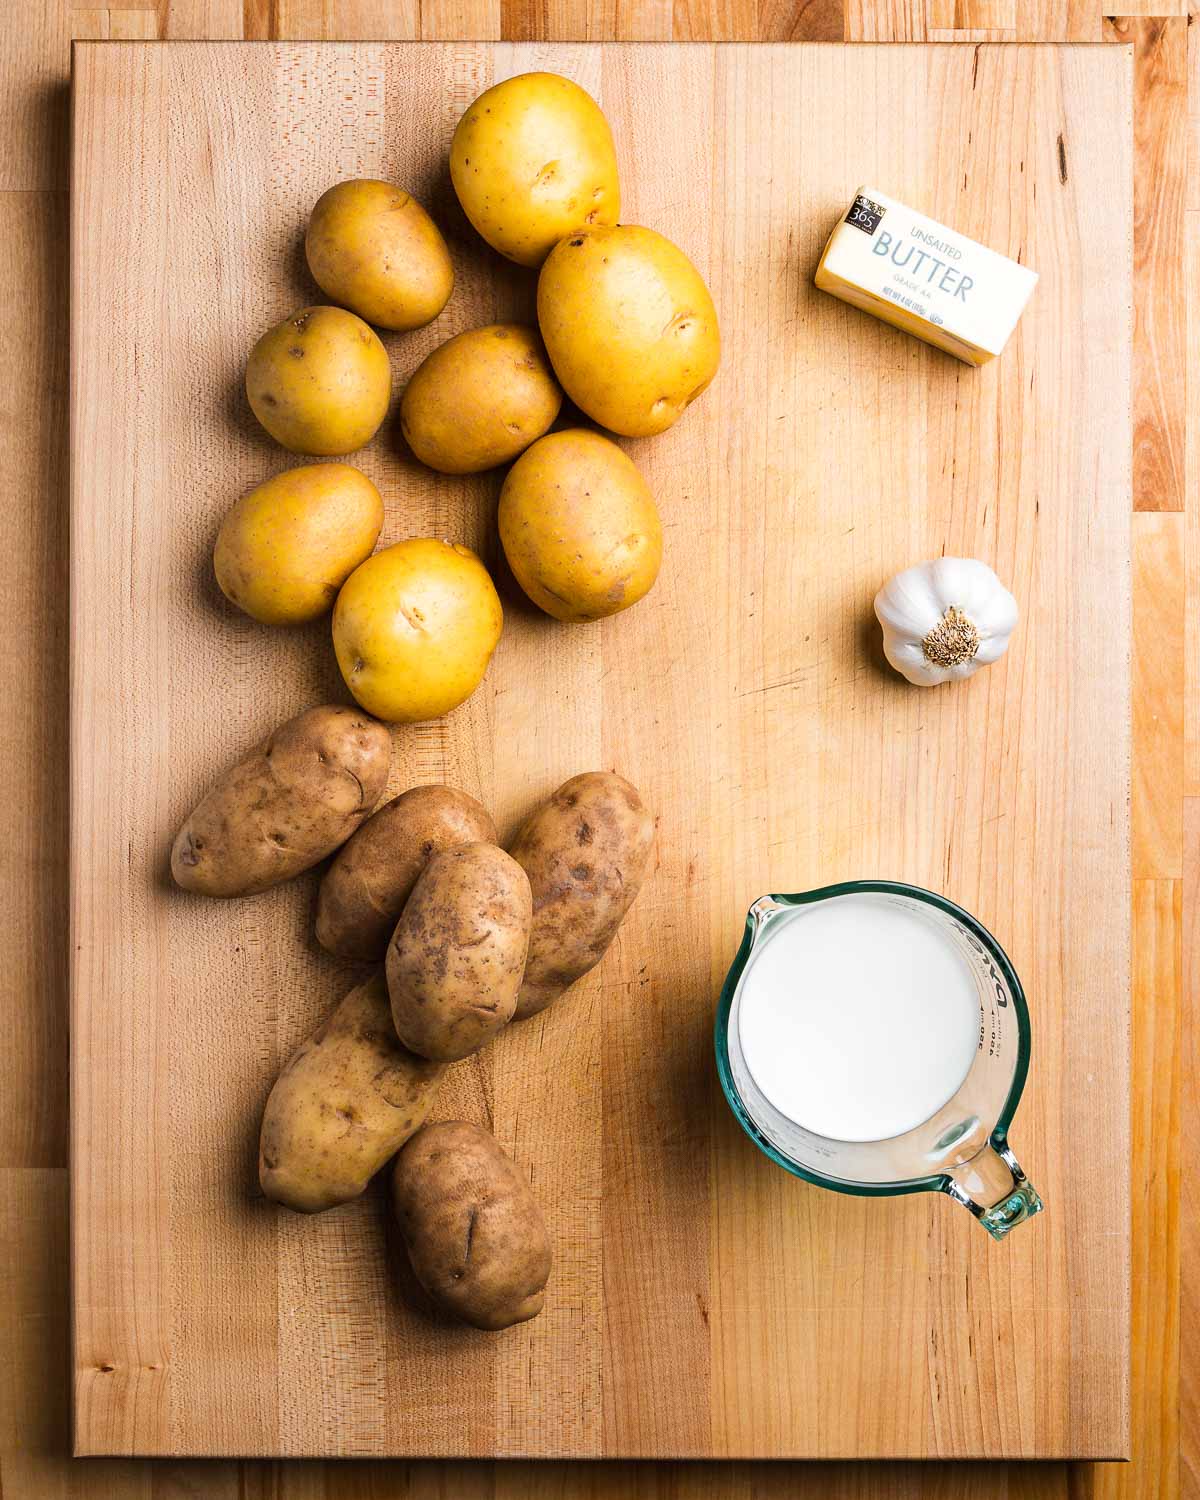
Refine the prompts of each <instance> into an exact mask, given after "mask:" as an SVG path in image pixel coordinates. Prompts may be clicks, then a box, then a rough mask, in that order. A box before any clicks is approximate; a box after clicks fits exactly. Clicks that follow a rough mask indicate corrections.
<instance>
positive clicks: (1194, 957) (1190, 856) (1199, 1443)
mask: <svg viewBox="0 0 1200 1500" xmlns="http://www.w3.org/2000/svg"><path fill="white" fill-rule="evenodd" d="M1184 808H1185V816H1184V865H1183V901H1182V905H1183V913H1182V916H1183V984H1182V988H1181V992H1180V1007H1181V1017H1180V1028H1179V1029H1180V1040H1181V1068H1180V1072H1181V1076H1180V1119H1179V1133H1180V1139H1181V1141H1183V1140H1189V1139H1192V1138H1193V1137H1192V1136H1191V1135H1190V1134H1189V1132H1194V1131H1196V1130H1197V1129H1200V1053H1198V1052H1197V1049H1196V1046H1195V1037H1196V1034H1197V1029H1198V1028H1200V799H1197V798H1195V797H1188V798H1187V799H1186V801H1185V803H1184ZM1180 1178H1181V1191H1180V1197H1179V1204H1178V1214H1179V1239H1180V1248H1179V1311H1178V1326H1179V1368H1178V1372H1177V1373H1178V1376H1179V1456H1178V1474H1179V1480H1180V1493H1181V1494H1183V1495H1186V1496H1188V1497H1189V1500H1194V1497H1195V1496H1197V1495H1200V1179H1198V1178H1197V1175H1196V1172H1195V1171H1194V1170H1193V1169H1189V1162H1188V1159H1187V1152H1186V1150H1183V1149H1181V1151H1180ZM1168 1315H1169V1313H1168ZM1169 1461H1170V1455H1168V1462H1169ZM1147 1472H1148V1473H1149V1472H1151V1471H1150V1469H1149V1466H1147Z"/></svg>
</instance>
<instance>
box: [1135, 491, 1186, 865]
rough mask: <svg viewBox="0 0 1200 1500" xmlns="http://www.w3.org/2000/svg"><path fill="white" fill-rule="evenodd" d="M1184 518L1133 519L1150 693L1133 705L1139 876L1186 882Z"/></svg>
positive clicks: (1139, 645) (1143, 660)
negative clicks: (1184, 865)
mask: <svg viewBox="0 0 1200 1500" xmlns="http://www.w3.org/2000/svg"><path fill="white" fill-rule="evenodd" d="M1185 543H1186V536H1185V526H1184V518H1183V517H1182V516H1178V515H1163V514H1153V513H1142V514H1139V515H1136V516H1135V517H1134V527H1133V572H1134V578H1135V580H1136V584H1137V591H1136V593H1135V595H1134V612H1133V651H1134V669H1135V671H1136V672H1137V674H1138V680H1139V681H1140V682H1143V683H1145V684H1146V687H1147V692H1146V693H1145V694H1144V695H1141V696H1139V698H1138V699H1137V700H1136V702H1135V703H1134V709H1133V712H1134V728H1135V731H1136V746H1137V748H1136V751H1135V754H1134V769H1133V774H1134V786H1135V788H1136V792H1135V796H1134V799H1133V873H1134V875H1135V877H1139V878H1145V879H1153V878H1155V877H1161V876H1168V877H1173V878H1175V879H1178V878H1179V877H1180V876H1181V875H1182V874H1183V750H1184V737H1183V725H1184V680H1185V679H1184V672H1185V662H1184V648H1185V637H1184V630H1183V619H1184V591H1185V586H1186V576H1187V569H1186V563H1185Z"/></svg>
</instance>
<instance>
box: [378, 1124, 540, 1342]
mask: <svg viewBox="0 0 1200 1500" xmlns="http://www.w3.org/2000/svg"><path fill="white" fill-rule="evenodd" d="M392 1206H393V1209H394V1210H395V1214H396V1222H397V1224H398V1225H399V1227H400V1233H401V1236H402V1237H403V1239H404V1244H405V1247H406V1248H407V1250H408V1258H409V1261H410V1262H411V1264H412V1269H413V1273H414V1275H415V1276H416V1278H417V1280H418V1281H419V1282H420V1283H421V1285H422V1286H423V1287H424V1288H425V1290H426V1291H427V1292H428V1293H429V1295H430V1297H432V1298H433V1300H434V1302H435V1303H436V1304H437V1305H438V1307H440V1308H441V1309H442V1310H443V1311H444V1312H447V1313H449V1314H450V1315H451V1316H452V1317H455V1318H459V1319H461V1320H462V1321H463V1322H464V1323H471V1324H473V1325H474V1326H475V1327H476V1328H484V1329H487V1330H489V1331H495V1330H498V1329H501V1328H510V1327H511V1326H512V1325H513V1324H514V1323H523V1322H525V1321H526V1320H527V1319H528V1318H535V1317H536V1316H537V1315H538V1313H540V1312H541V1310H542V1306H543V1303H544V1301H545V1294H546V1282H547V1281H548V1280H549V1278H550V1262H551V1255H550V1236H549V1235H548V1234H547V1232H546V1221H545V1220H544V1219H543V1218H542V1213H541V1210H540V1209H539V1208H538V1205H537V1201H536V1199H535V1198H534V1196H533V1193H532V1191H531V1189H530V1187H529V1183H528V1182H527V1181H526V1180H525V1176H524V1173H522V1172H521V1171H520V1170H519V1168H518V1167H517V1165H516V1164H515V1162H513V1160H512V1159H511V1157H509V1156H508V1155H507V1154H506V1152H505V1151H504V1150H503V1149H502V1147H501V1146H500V1144H499V1142H498V1141H497V1140H496V1139H495V1137H494V1136H493V1135H492V1134H491V1133H490V1132H489V1131H487V1130H484V1129H483V1127H482V1126H480V1125H471V1124H468V1123H467V1122H466V1121H464V1120H444V1121H443V1120H439V1121H438V1122H437V1123H436V1124H433V1125H424V1126H422V1127H421V1129H420V1130H418V1131H417V1132H416V1134H415V1135H413V1136H412V1137H411V1138H410V1139H409V1141H408V1142H407V1143H406V1144H405V1146H404V1149H403V1150H402V1151H401V1152H400V1154H399V1156H397V1158H396V1164H395V1166H394V1167H393V1168H392Z"/></svg>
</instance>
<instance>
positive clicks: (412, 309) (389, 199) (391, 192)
mask: <svg viewBox="0 0 1200 1500" xmlns="http://www.w3.org/2000/svg"><path fill="white" fill-rule="evenodd" d="M304 253H305V255H306V256H307V257H308V269H309V270H310V271H311V272H312V274H313V280H314V281H315V282H316V283H317V285H318V286H319V287H320V288H321V290H322V291H323V292H324V293H325V295H326V296H327V297H328V298H329V299H330V300H331V301H333V302H340V303H341V304H342V306H343V307H348V308H350V310H351V311H352V312H356V313H357V314H358V315H359V317H360V318H365V319H366V320H367V322H368V323H374V324H375V325H376V326H377V327H379V328H393V329H397V330H399V331H401V332H403V331H405V330H407V329H410V328H421V327H423V326H424V325H425V324H426V323H431V322H432V321H433V319H434V318H436V317H437V315H438V313H440V312H441V310H442V308H443V307H445V305H446V303H447V302H448V301H449V300H450V293H451V292H452V291H453V290H454V268H453V267H452V266H451V264H450V253H449V251H448V250H447V249H446V242H445V240H444V239H443V238H442V236H441V234H440V233H439V231H438V227H437V225H436V224H435V223H434V222H433V220H432V219H431V218H430V217H429V215H428V214H427V213H426V212H425V210H424V209H423V208H422V207H421V205H420V204H419V203H418V202H417V200H416V199H415V198H413V197H411V196H410V195H409V194H408V193H406V192H405V191H404V190H403V189H402V188H398V187H393V186H392V184H391V183H390V182H376V181H374V180H373V179H371V178H357V179H355V180H354V181H352V182H339V183H338V184H337V186H336V187H331V188H330V189H329V191H328V192H326V193H322V195H321V196H320V197H319V198H318V199H317V202H316V206H315V208H314V209H313V211H312V216H311V218H310V219H309V221H308V233H307V234H306V235H305V237H304Z"/></svg>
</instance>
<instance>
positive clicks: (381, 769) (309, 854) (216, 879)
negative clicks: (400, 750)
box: [171, 703, 392, 896]
mask: <svg viewBox="0 0 1200 1500" xmlns="http://www.w3.org/2000/svg"><path fill="white" fill-rule="evenodd" d="M391 760H392V738H391V735H390V734H389V733H388V730H387V728H386V727H385V726H384V725H383V724H379V723H377V722H376V721H375V720H374V719H371V718H368V717H367V715H366V714H364V713H362V712H360V711H359V710H358V709H355V708H347V707H345V706H344V705H343V704H340V703H335V704H329V705H327V706H324V707H321V708H310V709H307V710H306V711H305V712H304V713H302V714H298V715H297V716H296V717H295V718H294V719H289V720H288V722H287V723H286V724H282V725H280V727H279V728H278V729H276V730H275V731H274V732H273V733H272V734H269V735H268V736H267V738H266V739H265V740H264V741H263V742H262V743H261V744H259V745H256V746H255V747H254V749H252V750H251V751H250V752H249V753H248V754H247V755H244V756H243V757H242V759H241V760H239V761H238V762H237V763H236V764H235V765H233V766H231V767H230V768H229V770H228V771H226V772H225V774H224V775H223V776H222V777H220V778H219V780H218V781H217V782H216V784H215V785H214V786H213V787H212V789H211V790H210V791H209V792H208V794H207V796H205V797H204V798H203V800H202V801H201V802H200V803H199V804H198V806H197V807H196V808H195V809H194V810H193V811H192V813H191V815H190V816H189V817H188V819H187V821H186V822H185V823H184V825H183V827H182V828H181V829H180V830H179V833H178V834H177V835H176V837H175V843H174V846H173V847H172V849H171V874H172V875H173V876H174V878H175V883H176V885H179V886H181V887H182V888H183V889H184V890H185V891H196V892H198V893H199V894H200V895H204V896H250V895H254V894H255V893H256V892H258V891H265V890H267V889H268V888H269V887H271V886H273V885H278V884H279V883H280V882H281V881H283V880H291V879H292V877H293V876H295V875H299V874H301V873H302V872H303V871H304V870H308V869H310V868H311V867H312V866H313V865H315V864H317V863H319V862H320V861H321V860H323V859H324V858H325V857H326V855H328V854H332V853H333V851H334V850H335V849H336V848H338V847H339V845H341V844H343V843H345V841H346V840H347V839H348V838H349V837H350V835H351V834H352V833H353V832H354V830H355V829H356V828H357V827H358V826H359V824H360V823H361V822H362V821H363V820H364V819H365V818H366V817H367V815H368V814H369V813H370V811H371V809H372V808H373V807H374V806H375V804H376V802H378V801H379V798H380V797H381V796H382V794H383V789H384V787H385V786H386V785H387V779H388V771H389V769H390V767H391Z"/></svg>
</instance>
